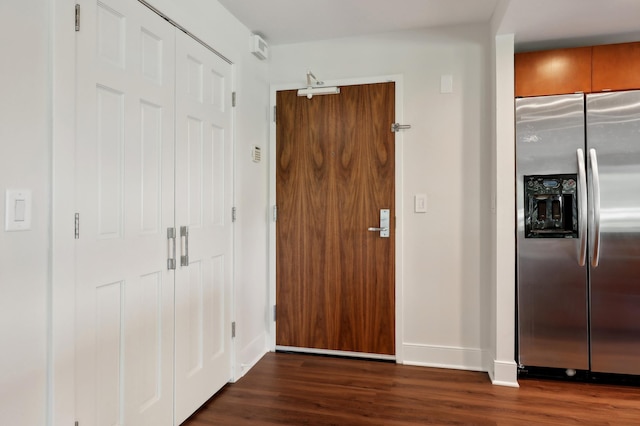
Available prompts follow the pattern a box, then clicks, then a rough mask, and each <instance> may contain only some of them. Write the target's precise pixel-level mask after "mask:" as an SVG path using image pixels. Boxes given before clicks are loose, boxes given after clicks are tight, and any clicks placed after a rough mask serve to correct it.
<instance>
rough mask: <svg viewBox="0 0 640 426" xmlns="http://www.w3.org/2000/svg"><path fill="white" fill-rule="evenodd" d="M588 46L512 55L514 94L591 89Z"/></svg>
mask: <svg viewBox="0 0 640 426" xmlns="http://www.w3.org/2000/svg"><path fill="white" fill-rule="evenodd" d="M591 50H592V48H591V47H578V48H572V49H555V50H545V51H539V52H526V53H517V54H516V55H515V96H516V97H527V96H543V95H563V94H568V93H576V92H584V93H589V92H591Z"/></svg>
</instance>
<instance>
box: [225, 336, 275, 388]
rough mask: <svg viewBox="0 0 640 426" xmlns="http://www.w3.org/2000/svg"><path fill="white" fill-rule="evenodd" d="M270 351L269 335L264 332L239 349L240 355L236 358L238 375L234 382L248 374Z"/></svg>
mask: <svg viewBox="0 0 640 426" xmlns="http://www.w3.org/2000/svg"><path fill="white" fill-rule="evenodd" d="M267 352H269V349H268V348H267V335H266V333H262V334H260V335H259V336H257V337H256V338H255V339H253V340H252V341H251V342H249V344H248V345H246V346H245V347H244V348H242V349H240V350H239V356H238V357H237V358H236V362H237V363H238V364H237V367H236V377H235V378H234V380H233V381H234V382H236V381H238V380H240V378H241V377H242V376H244V375H245V374H247V372H248V371H249V370H251V369H252V368H253V366H254V365H256V364H257V363H258V361H260V359H261V358H262V357H263V356H264V354H266V353H267Z"/></svg>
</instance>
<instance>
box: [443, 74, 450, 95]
mask: <svg viewBox="0 0 640 426" xmlns="http://www.w3.org/2000/svg"><path fill="white" fill-rule="evenodd" d="M440 93H453V76H452V75H451V74H447V75H442V76H440Z"/></svg>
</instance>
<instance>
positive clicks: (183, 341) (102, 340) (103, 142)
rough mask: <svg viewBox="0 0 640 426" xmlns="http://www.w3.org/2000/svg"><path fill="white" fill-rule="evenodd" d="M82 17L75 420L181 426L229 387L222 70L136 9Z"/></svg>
mask: <svg viewBox="0 0 640 426" xmlns="http://www.w3.org/2000/svg"><path fill="white" fill-rule="evenodd" d="M81 7H82V10H81V14H82V22H81V23H82V27H81V29H80V32H78V33H77V93H76V96H77V142H76V158H75V162H76V177H75V180H76V203H77V212H78V215H77V231H78V235H77V241H76V253H75V256H76V348H75V362H76V399H77V404H76V411H77V420H78V421H79V424H80V425H82V426H89V425H109V426H112V425H135V426H138V425H154V426H156V425H173V424H180V423H181V422H182V421H183V420H184V419H186V418H187V417H188V416H189V415H190V414H191V413H192V412H193V411H195V410H196V409H197V408H198V407H199V406H200V405H202V404H203V403H204V402H205V401H206V400H207V399H208V398H210V397H211V396H212V395H213V394H214V393H215V392H216V391H217V390H219V389H220V388H221V387H222V386H223V385H224V384H225V383H226V382H227V381H228V380H229V379H230V377H231V317H230V307H231V282H232V276H231V271H232V259H231V253H232V228H231V220H230V219H231V197H232V191H233V182H232V177H233V174H232V164H233V158H232V152H233V151H232V143H231V141H232V134H231V129H232V112H231V108H230V105H229V104H230V100H231V65H229V64H228V63H227V62H225V61H223V60H222V59H221V58H220V57H218V56H217V55H216V54H214V53H213V52H211V51H209V50H208V49H206V48H205V47H203V46H202V45H200V44H199V43H197V42H196V41H194V40H193V39H191V38H190V37H188V36H187V35H185V34H184V33H183V32H181V31H178V30H175V29H174V27H173V26H171V25H170V24H169V23H168V22H166V21H165V20H164V19H162V18H160V17H159V16H157V15H156V14H155V13H153V12H151V11H150V10H148V9H147V8H146V7H145V6H143V5H141V4H140V3H139V2H137V1H132V0H107V1H102V2H95V1H93V0H92V1H87V2H84V3H82V4H81ZM181 231H182V232H181ZM173 260H175V262H173ZM174 265H175V269H173V268H174Z"/></svg>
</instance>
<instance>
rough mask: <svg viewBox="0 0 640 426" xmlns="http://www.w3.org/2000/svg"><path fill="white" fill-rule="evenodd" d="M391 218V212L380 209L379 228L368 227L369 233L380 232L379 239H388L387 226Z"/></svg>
mask: <svg viewBox="0 0 640 426" xmlns="http://www.w3.org/2000/svg"><path fill="white" fill-rule="evenodd" d="M390 217H391V210H389V209H380V226H378V227H370V228H369V231H372V232H380V238H389V225H390V224H391V222H390Z"/></svg>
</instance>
